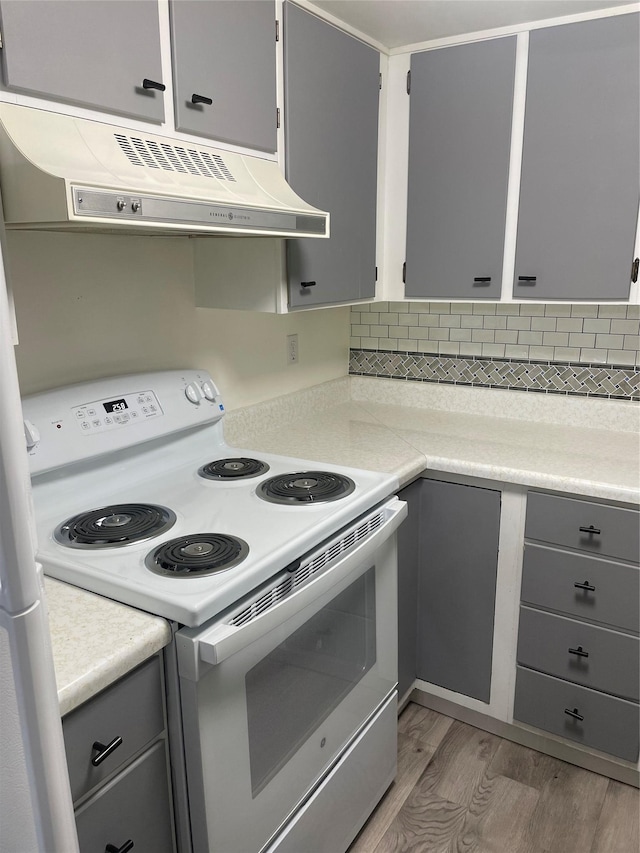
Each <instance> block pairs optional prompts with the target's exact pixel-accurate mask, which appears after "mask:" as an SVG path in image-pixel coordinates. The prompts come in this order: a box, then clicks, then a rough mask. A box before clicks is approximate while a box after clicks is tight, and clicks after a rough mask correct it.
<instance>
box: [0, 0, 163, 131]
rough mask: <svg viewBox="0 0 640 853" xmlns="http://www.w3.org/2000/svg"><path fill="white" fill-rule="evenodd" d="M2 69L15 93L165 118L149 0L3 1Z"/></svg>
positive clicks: (154, 19)
mask: <svg viewBox="0 0 640 853" xmlns="http://www.w3.org/2000/svg"><path fill="white" fill-rule="evenodd" d="M0 14H1V15H2V70H3V76H4V83H5V86H6V88H7V89H9V90H11V91H18V92H25V93H27V94H30V95H38V96H42V97H45V98H52V99H55V100H57V101H65V102H69V103H73V104H78V105H80V106H82V107H92V108H97V109H100V110H106V111H108V112H110V113H117V114H120V115H125V116H132V117H133V118H141V119H147V120H150V121H157V122H161V121H163V120H164V96H163V94H162V92H161V91H158V90H157V89H153V88H144V86H143V81H144V80H145V79H146V80H148V81H151V82H154V83H160V84H161V83H162V68H161V60H160V29H159V24H158V7H157V4H156V3H154V2H148V0H127V2H126V3H114V2H112V0H91V2H77V0H29V2H24V0H2V2H1V3H0Z"/></svg>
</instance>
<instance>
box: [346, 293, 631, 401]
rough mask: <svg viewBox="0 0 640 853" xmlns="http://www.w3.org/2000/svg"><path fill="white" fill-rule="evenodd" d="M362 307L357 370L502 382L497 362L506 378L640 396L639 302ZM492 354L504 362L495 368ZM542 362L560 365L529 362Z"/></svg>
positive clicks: (353, 368)
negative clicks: (543, 367) (535, 366)
mask: <svg viewBox="0 0 640 853" xmlns="http://www.w3.org/2000/svg"><path fill="white" fill-rule="evenodd" d="M362 308H363V306H358V307H354V308H353V309H352V311H351V351H352V352H351V363H350V372H351V373H357V374H374V375H393V376H394V377H395V378H404V379H415V380H418V381H420V380H422V381H430V382H448V383H450V382H455V383H456V384H458V383H460V384H473V385H489V386H491V387H495V386H496V376H497V375H498V373H497V372H496V371H498V372H499V374H500V377H501V378H500V381H499V382H498V383H497V384H498V385H499V386H500V387H514V388H519V389H521V390H535V391H548V392H554V393H574V394H583V395H598V396H609V397H614V398H617V399H637V398H638V377H639V375H640V306H638V305H565V304H562V305H555V304H528V303H518V304H506V303H499V304H497V303H492V304H482V303H458V302H437V303H434V302H432V303H429V302H378V303H373V304H370V305H367V306H366V310H362ZM375 353H380V354H381V355H382V354H383V353H386V354H387V357H386V358H376V357H375V355H374V354H375ZM391 354H395V355H398V356H406V358H404V359H402V358H399V359H398V358H396V359H395V360H392V359H390V358H389V356H390V355H391ZM419 355H421V356H430V357H431V358H429V359H427V360H425V359H424V358H423V359H419V358H417V356H419ZM492 359H497V360H498V361H497V365H498V366H497V367H496V366H495V365H494V366H492V367H491V369H490V370H489V371H488V372H487V369H486V367H487V364H488V361H489V360H492ZM445 362H446V369H445V367H443V366H445ZM540 363H542V364H547V365H549V366H551V365H554V367H550V369H548V370H547V371H541V370H540V369H536V370H535V371H534V373H535V381H533V377H532V373H531V370H527V365H531V364H540ZM419 365H420V367H419ZM608 368H612V369H608ZM603 370H604V372H603ZM560 376H562V377H564V380H566V381H564V380H563V381H561V380H560V379H559V377H560ZM545 377H547V379H548V381H547V380H546V379H545ZM576 377H579V378H576ZM514 383H515V384H514Z"/></svg>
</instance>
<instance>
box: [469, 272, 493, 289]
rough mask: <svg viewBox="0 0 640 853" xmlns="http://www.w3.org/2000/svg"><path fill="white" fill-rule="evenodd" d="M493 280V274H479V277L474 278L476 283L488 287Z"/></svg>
mask: <svg viewBox="0 0 640 853" xmlns="http://www.w3.org/2000/svg"><path fill="white" fill-rule="evenodd" d="M490 282H491V276H490V275H488V276H479V277H478V278H474V280H473V283H474V284H481V285H482V286H483V287H487V286H488V285H489V283H490Z"/></svg>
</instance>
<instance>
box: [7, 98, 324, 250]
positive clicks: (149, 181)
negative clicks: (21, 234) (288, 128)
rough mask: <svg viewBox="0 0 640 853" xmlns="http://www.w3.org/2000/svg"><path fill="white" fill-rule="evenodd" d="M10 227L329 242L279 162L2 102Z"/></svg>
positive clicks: (319, 215)
mask: <svg viewBox="0 0 640 853" xmlns="http://www.w3.org/2000/svg"><path fill="white" fill-rule="evenodd" d="M0 184H1V188H2V202H3V207H4V217H5V223H6V226H7V228H16V229H18V228H19V229H37V230H65V231H67V230H74V231H78V230H92V231H96V230H98V231H114V230H115V231H128V232H131V233H156V234H157V233H164V234H200V235H203V234H222V233H224V234H226V235H228V236H232V235H243V234H250V235H267V236H272V237H328V236H329V214H328V213H325V212H323V211H321V210H317V209H316V208H314V207H311V205H308V204H307V203H306V202H304V201H303V200H302V199H301V198H300V197H299V196H297V195H296V194H295V193H294V192H293V190H292V189H291V187H290V186H289V185H288V184H287V183H286V181H285V179H284V177H283V175H282V172H281V171H280V168H279V166H278V164H277V163H275V162H274V161H272V160H264V159H261V158H260V157H250V156H244V155H241V154H236V153H232V152H229V151H222V150H219V149H217V148H213V147H211V146H209V145H200V144H195V145H194V144H193V143H191V142H184V141H182V140H178V139H172V138H169V137H165V136H158V135H155V134H152V133H141V132H139V131H131V130H130V129H129V128H124V127H116V126H114V125H110V124H105V123H103V122H98V121H88V120H86V119H80V118H75V117H73V116H66V115H61V114H59V113H53V112H47V111H46V110H39V109H32V108H30V107H24V106H18V105H15V104H0Z"/></svg>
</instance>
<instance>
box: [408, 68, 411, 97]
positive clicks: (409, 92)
mask: <svg viewBox="0 0 640 853" xmlns="http://www.w3.org/2000/svg"><path fill="white" fill-rule="evenodd" d="M410 94H411V71H407V95H410Z"/></svg>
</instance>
